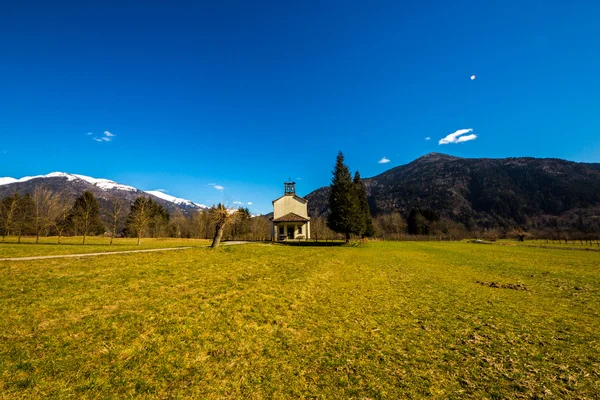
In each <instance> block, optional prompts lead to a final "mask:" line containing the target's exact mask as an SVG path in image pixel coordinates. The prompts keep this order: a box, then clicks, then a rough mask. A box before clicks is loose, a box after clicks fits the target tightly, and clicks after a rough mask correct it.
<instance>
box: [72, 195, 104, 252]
mask: <svg viewBox="0 0 600 400" xmlns="http://www.w3.org/2000/svg"><path fill="white" fill-rule="evenodd" d="M70 219H71V221H72V223H73V226H74V227H75V229H76V230H77V232H81V234H82V235H83V244H85V238H86V237H87V236H88V235H89V234H95V235H98V234H100V233H102V232H104V225H103V224H102V221H101V220H100V206H99V205H98V200H96V196H94V194H93V193H92V192H88V191H86V192H83V193H82V194H81V196H79V197H78V198H77V199H75V204H73V208H72V209H71V215H70Z"/></svg>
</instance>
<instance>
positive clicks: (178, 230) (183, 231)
mask: <svg viewBox="0 0 600 400" xmlns="http://www.w3.org/2000/svg"><path fill="white" fill-rule="evenodd" d="M169 230H170V233H171V235H173V236H175V237H177V238H181V237H185V236H188V234H189V230H188V221H187V219H186V218H185V215H183V213H182V212H181V211H180V210H175V212H174V213H173V216H172V217H171V218H170V219H169Z"/></svg>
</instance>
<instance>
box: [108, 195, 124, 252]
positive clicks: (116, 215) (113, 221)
mask: <svg viewBox="0 0 600 400" xmlns="http://www.w3.org/2000/svg"><path fill="white" fill-rule="evenodd" d="M124 213H125V201H124V200H123V199H122V198H121V197H118V196H113V197H112V198H111V199H110V204H109V209H108V211H107V215H108V217H109V219H110V243H109V245H112V244H113V240H114V238H115V236H116V235H117V228H118V227H119V223H121V219H122V217H123V215H124Z"/></svg>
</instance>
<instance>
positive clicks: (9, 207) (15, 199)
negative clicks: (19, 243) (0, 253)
mask: <svg viewBox="0 0 600 400" xmlns="http://www.w3.org/2000/svg"><path fill="white" fill-rule="evenodd" d="M18 207H19V196H18V194H14V195H13V196H10V197H5V198H4V200H2V203H1V204H0V214H1V215H0V217H1V220H2V228H3V229H2V242H3V243H4V240H5V239H6V235H10V232H11V230H12V229H13V226H14V223H15V216H16V214H17V209H18Z"/></svg>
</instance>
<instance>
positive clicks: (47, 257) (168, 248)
mask: <svg viewBox="0 0 600 400" xmlns="http://www.w3.org/2000/svg"><path fill="white" fill-rule="evenodd" d="M244 243H248V242H246V241H243V240H237V241H233V240H232V241H229V242H222V243H221V244H222V245H224V246H228V245H234V244H244ZM199 247H210V246H199ZM192 248H194V247H191V246H188V247H167V248H165V249H147V250H124V251H105V252H102V253H81V254H57V255H53V256H35V257H12V258H0V261H30V260H48V259H50V258H73V257H94V256H105V255H109V254H129V253H149V252H152V251H171V250H185V249H192ZM196 248H198V247H196Z"/></svg>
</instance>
